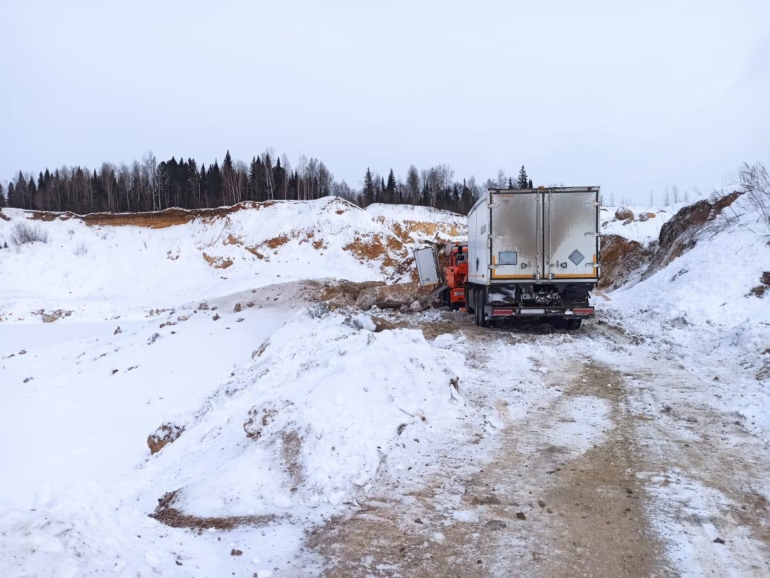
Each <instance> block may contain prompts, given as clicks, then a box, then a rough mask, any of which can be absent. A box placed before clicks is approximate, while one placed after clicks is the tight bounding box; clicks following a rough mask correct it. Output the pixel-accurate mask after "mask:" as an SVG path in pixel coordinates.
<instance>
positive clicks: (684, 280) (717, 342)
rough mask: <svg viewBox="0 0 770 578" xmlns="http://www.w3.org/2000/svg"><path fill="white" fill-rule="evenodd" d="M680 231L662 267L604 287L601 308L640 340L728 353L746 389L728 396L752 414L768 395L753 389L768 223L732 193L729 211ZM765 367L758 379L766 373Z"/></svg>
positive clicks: (766, 318)
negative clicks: (605, 293) (607, 296)
mask: <svg viewBox="0 0 770 578" xmlns="http://www.w3.org/2000/svg"><path fill="white" fill-rule="evenodd" d="M686 210H687V209H683V211H686ZM706 212H708V209H707V210H706ZM682 214H684V212H683V213H682ZM712 214H715V211H713V209H712ZM679 218H680V217H679V216H677V219H679ZM673 222H674V221H672V223H673ZM675 234H677V233H676V232H670V235H669V236H671V235H675ZM680 234H681V235H682V236H684V237H685V238H686V241H687V242H686V243H684V244H678V243H675V244H674V251H673V254H668V253H667V254H666V255H665V256H666V257H667V258H666V259H665V260H663V261H662V263H663V266H662V267H660V268H658V267H653V268H651V269H649V270H648V271H647V272H646V273H645V275H644V277H643V280H641V281H639V282H637V283H635V284H629V285H626V286H624V287H622V288H620V289H618V290H616V291H614V292H612V294H611V300H610V301H607V302H605V303H603V304H602V305H603V308H605V309H606V311H607V314H608V315H610V316H612V317H614V318H616V319H618V318H619V319H621V320H622V321H623V322H624V324H625V325H627V326H629V327H633V328H634V330H635V331H638V332H639V333H640V334H641V335H644V336H645V337H647V338H648V339H650V340H653V341H663V342H672V343H675V344H676V345H677V346H678V347H680V346H681V347H685V348H687V349H689V350H690V351H691V352H692V355H693V356H694V357H698V356H703V362H704V363H708V355H709V352H710V351H712V350H714V349H717V348H718V349H720V350H721V351H725V350H731V351H733V354H734V357H733V358H734V360H735V362H736V364H737V365H739V366H740V367H741V370H740V371H739V372H736V376H737V375H742V376H744V378H743V379H744V380H745V387H746V389H743V390H741V389H739V390H735V391H732V392H731V393H730V394H729V395H730V396H731V397H734V398H735V403H736V406H739V407H740V408H741V410H746V408H751V413H752V414H753V413H755V411H756V410H757V409H758V408H760V407H763V408H766V407H767V402H768V401H770V399H768V396H767V393H761V391H760V390H761V388H760V389H757V381H761V379H760V377H761V375H762V373H761V372H762V368H763V367H767V369H768V370H770V305H769V304H768V298H769V297H770V292H768V293H765V289H763V287H767V281H768V279H769V278H770V274H767V273H766V272H767V271H770V229H769V228H768V224H767V223H763V222H762V219H761V217H760V216H759V215H758V214H757V212H756V210H755V209H754V208H753V207H752V206H751V205H750V203H749V201H748V199H746V198H745V197H738V198H737V200H735V201H734V202H733V203H732V205H731V206H730V209H729V214H728V211H727V210H725V211H723V212H721V213H719V214H718V215H716V217H715V218H714V219H713V220H707V221H705V222H703V223H699V224H696V225H694V226H691V227H690V228H688V229H683V230H682V232H681V233H680ZM677 241H678V240H677ZM691 243H694V246H693V247H691V248H690V245H691ZM667 249H668V248H667V247H663V248H662V249H660V248H659V251H661V250H662V251H667ZM680 252H681V254H679V253H680ZM658 257H660V255H658ZM672 257H673V258H672ZM669 259H671V260H670V261H669ZM658 261H660V259H658ZM656 264H657V263H655V262H654V263H653V265H656ZM763 279H764V282H763ZM768 289H770V287H768ZM766 373H767V375H765V377H764V380H765V382H766V381H767V379H768V378H770V371H767V372H766ZM755 376H756V377H755ZM757 396H760V397H761V398H762V399H758V397H757ZM739 398H742V399H739ZM762 411H766V409H762ZM765 421H767V420H765ZM767 433H768V434H770V432H767Z"/></svg>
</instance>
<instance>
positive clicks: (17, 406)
mask: <svg viewBox="0 0 770 578" xmlns="http://www.w3.org/2000/svg"><path fill="white" fill-rule="evenodd" d="M402 212H403V211H401V210H400V209H399V208H396V209H395V210H394V212H393V214H392V215H390V216H387V218H386V216H385V215H384V213H386V211H383V210H381V211H380V212H379V213H377V214H374V215H373V214H372V213H370V212H367V211H363V210H361V209H358V208H356V207H353V206H351V205H349V204H348V203H345V202H343V201H339V200H336V199H321V200H319V201H313V202H308V203H276V204H274V205H272V206H266V207H262V208H261V209H258V210H257V209H252V210H242V211H237V212H234V213H230V214H229V215H227V216H226V217H216V218H214V219H213V220H209V221H206V220H205V219H196V220H193V221H192V222H189V223H186V224H181V225H173V226H170V227H166V228H160V229H150V228H143V227H138V226H131V225H126V226H88V225H86V224H84V223H83V222H82V221H80V220H78V219H74V218H73V219H69V220H66V221H64V220H58V219H54V220H52V221H35V222H33V223H32V224H33V225H39V226H40V227H41V229H43V230H45V231H46V232H47V233H48V235H49V238H50V242H49V243H48V244H39V243H37V244H32V245H25V246H22V247H20V248H18V249H9V250H3V251H1V252H0V267H2V270H3V272H4V276H3V287H2V293H1V294H0V321H2V322H0V357H2V362H1V363H2V364H1V365H0V376H1V378H0V383H2V388H1V389H0V395H2V403H0V436H2V439H4V440H7V441H10V440H15V441H14V442H13V443H3V444H2V445H0V463H3V464H4V468H6V467H7V468H8V470H9V471H13V472H14V475H12V476H3V477H2V482H0V496H2V498H0V552H2V556H0V575H2V576H23V575H35V576H81V575H84V574H88V573H97V574H101V573H106V572H109V573H110V574H113V573H114V574H115V575H118V576H129V575H131V576H136V575H139V576H144V575H153V574H156V573H161V574H163V575H171V576H173V575H187V573H188V572H189V571H190V570H192V571H193V572H194V573H196V574H198V573H200V574H204V575H205V574H208V575H217V574H220V573H221V571H222V568H233V570H237V571H239V570H243V571H244V572H245V571H247V570H246V568H250V569H249V570H248V572H249V574H248V575H251V574H252V573H253V572H255V571H256V572H257V574H258V575H260V576H269V575H271V573H273V568H278V567H284V566H285V565H288V564H291V563H296V555H297V551H298V549H299V548H300V545H301V543H302V541H303V536H304V534H303V532H304V528H305V527H306V526H307V525H308V524H310V525H312V524H318V523H322V522H323V520H325V519H328V517H329V516H330V515H333V514H334V513H335V512H336V511H338V510H339V509H340V508H344V507H346V506H345V504H347V503H349V502H350V501H351V500H355V499H356V497H357V496H358V495H360V494H361V493H362V492H366V488H368V487H369V486H370V484H371V481H372V480H373V479H374V478H375V476H376V474H377V470H378V468H379V467H380V465H381V463H382V462H383V460H385V459H387V456H388V455H389V454H390V453H391V452H395V453H397V454H398V457H397V460H398V462H399V463H410V462H415V461H416V460H417V459H420V458H419V457H418V456H419V452H420V451H421V449H422V448H421V447H420V446H417V444H414V445H410V446H407V447H406V448H402V447H400V446H399V445H398V443H397V438H398V435H399V434H398V431H397V430H398V428H399V426H401V425H402V424H407V425H408V427H409V429H410V433H411V434H413V436H414V437H416V436H420V437H421V438H423V439H424V440H425V442H424V443H428V442H429V440H430V439H431V438H433V439H436V440H440V439H441V437H442V433H443V432H446V431H447V430H448V429H449V428H452V427H454V424H455V423H456V420H457V419H458V416H459V415H460V413H459V412H462V411H466V410H465V409H464V408H463V405H462V402H461V401H459V399H460V398H459V396H458V395H456V392H454V393H453V392H452V391H451V388H450V386H449V379H451V378H452V377H454V376H455V373H454V372H453V371H452V370H451V364H450V363H449V360H450V359H452V358H453V356H454V353H453V352H450V351H447V350H446V349H444V348H442V347H438V346H434V345H432V344H431V343H428V342H427V341H426V340H425V338H424V337H423V336H422V333H421V332H419V331H415V330H406V329H403V330H396V331H385V332H381V333H374V331H375V330H376V325H375V323H374V322H373V321H372V320H371V317H370V316H369V315H366V314H357V315H355V316H354V317H349V316H347V315H345V314H342V313H328V312H327V311H326V310H325V309H324V308H323V307H316V306H314V307H311V308H309V309H308V308H303V307H305V306H306V305H307V302H306V300H305V299H304V298H303V293H302V289H301V288H300V286H298V285H296V284H292V283H291V281H292V280H295V279H323V278H328V277H330V276H332V273H333V276H334V277H337V278H347V279H351V280H363V279H384V278H387V276H388V275H389V273H390V271H391V270H392V265H389V266H387V267H385V266H383V260H382V259H378V258H374V259H363V260H362V259H361V258H360V257H359V256H357V255H355V254H354V253H353V252H351V251H348V250H345V249H343V247H345V246H347V245H348V244H349V243H351V242H354V241H356V240H357V239H364V240H365V241H366V240H371V239H372V238H375V237H377V236H379V238H380V239H383V240H387V239H388V238H392V237H394V226H395V225H396V224H400V225H399V226H401V227H402V230H404V231H407V232H408V234H409V239H408V243H407V245H406V246H405V247H404V249H403V251H402V253H400V254H405V255H408V251H409V247H410V246H413V245H415V244H416V243H418V242H420V240H421V239H423V238H431V236H432V235H434V234H435V233H438V234H439V235H448V234H458V231H461V230H462V223H461V221H462V219H461V218H460V223H459V224H458V221H457V219H458V217H457V216H453V215H451V214H441V215H439V214H438V213H436V214H432V213H431V211H418V212H417V213H418V214H416V215H415V213H414V212H411V213H409V222H405V221H404V218H402V215H401V213H402ZM4 214H5V215H6V216H9V217H10V219H11V220H10V222H8V221H5V220H0V242H2V240H4V239H8V238H9V235H10V227H11V226H12V225H13V224H14V223H15V222H18V221H20V220H22V219H26V218H27V217H28V214H27V213H24V212H23V211H18V210H6V211H4ZM415 216H416V217H417V219H418V221H416V222H417V223H418V225H419V224H420V223H425V221H420V220H419V219H431V218H433V217H436V218H437V220H436V225H438V226H437V227H436V226H433V227H432V226H430V225H431V221H427V224H428V226H422V225H421V226H418V227H417V229H415V230H414V231H412V230H411V229H410V228H409V227H411V226H412V225H413V223H412V221H413V220H414V219H415ZM444 224H446V227H445V228H443V229H442V227H443V226H444ZM281 235H286V238H287V239H288V240H287V241H286V242H283V243H282V244H281V243H279V244H278V245H277V246H276V248H275V249H274V250H270V251H267V250H265V251H264V253H262V251H263V249H264V246H267V245H266V243H267V241H268V240H270V239H275V238H276V237H281ZM399 238H403V237H401V236H399ZM235 240H237V243H236V242H235ZM314 240H315V241H319V246H318V247H317V248H316V247H313V245H312V241H314ZM225 241H227V242H225ZM238 243H240V244H238ZM410 243H411V244H412V245H410ZM78 246H85V247H87V252H85V251H82V250H79V251H73V247H78ZM244 247H258V249H257V250H258V252H260V253H261V254H262V255H263V258H259V257H257V256H255V255H253V254H252V253H250V252H248V251H246V250H244ZM203 252H206V254H207V255H209V256H211V257H214V258H221V259H231V260H232V261H233V264H232V265H231V266H230V267H228V268H227V269H217V268H214V267H211V266H210V265H209V264H208V263H207V261H206V260H205V258H204V257H203V255H202V254H203ZM76 253H77V254H76ZM6 272H7V273H8V275H5V273H6ZM274 282H282V283H283V284H280V285H274ZM265 295H267V300H265ZM252 302H253V306H248V305H252ZM203 303H205V304H206V306H205V307H203V306H202V305H203ZM236 304H240V305H241V307H240V311H239V312H238V313H235V312H234V308H235V306H236ZM247 304H248V305H247ZM199 305H201V306H199ZM41 309H44V310H45V311H46V312H53V311H55V310H57V309H61V310H63V311H67V312H69V311H71V312H72V313H71V314H70V315H68V316H62V317H61V318H60V319H58V320H56V321H55V322H53V323H41V317H42V315H41V314H40V313H35V312H39V311H40V310H41ZM118 326H119V327H120V329H121V331H120V332H117V331H116V329H117V327H118ZM161 326H162V327H161ZM250 411H252V414H250V413H249V412H250ZM250 418H255V420H254V421H253V422H252V423H255V424H257V425H256V427H255V429H253V430H250V431H251V433H252V436H251V437H248V436H247V431H246V427H247V426H245V425H244V424H245V423H246V422H248V420H249V419H250ZM263 418H264V423H265V424H266V425H264V426H261V425H260V424H262V423H263ZM164 423H169V424H173V425H174V426H177V427H179V428H184V431H183V433H182V435H181V437H179V439H177V440H176V441H174V442H173V443H171V444H168V445H166V446H165V447H164V448H163V449H162V450H161V451H160V452H159V453H158V454H156V455H154V456H150V452H149V451H148V447H147V444H146V439H147V436H148V435H149V434H151V433H153V432H155V430H156V429H157V428H158V427H159V426H161V425H162V424H164ZM257 429H258V430H259V432H258V433H257V431H256V430H257ZM415 446H416V447H415ZM392 467H394V468H395V465H394V466H392ZM167 492H176V499H175V500H174V502H173V504H172V506H173V507H174V508H177V509H178V510H180V511H181V512H183V513H184V514H186V515H193V516H200V517H201V518H203V519H205V518H214V517H225V518H227V517H231V516H264V517H265V518H264V519H265V520H266V522H265V523H264V524H262V525H260V526H259V528H258V530H257V532H258V534H259V536H260V540H259V541H258V546H256V547H255V546H254V539H253V535H254V530H253V529H250V528H249V527H248V526H244V527H240V528H236V529H234V530H230V531H227V532H223V531H221V530H216V529H215V528H211V530H210V531H207V532H204V533H203V534H200V535H198V534H196V533H194V532H192V533H191V532H189V531H184V530H178V529H174V528H169V527H166V526H164V525H162V524H160V523H158V522H157V521H155V520H153V519H152V518H149V517H148V514H151V513H152V512H153V511H154V510H155V508H156V506H157V505H158V500H159V498H161V497H162V496H163V495H164V494H166V493H167ZM224 534H226V535H227V539H226V540H220V536H221V535H224ZM231 542H232V543H236V544H238V546H237V547H238V549H241V550H242V551H243V552H244V556H240V557H234V556H230V550H231V548H230V547H229V546H226V544H230V543H231ZM180 564H181V565H180ZM311 566H312V564H311ZM308 571H309V572H312V569H311V570H308Z"/></svg>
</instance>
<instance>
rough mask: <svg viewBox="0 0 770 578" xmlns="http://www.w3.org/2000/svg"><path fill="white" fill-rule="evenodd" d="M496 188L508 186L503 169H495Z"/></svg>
mask: <svg viewBox="0 0 770 578" xmlns="http://www.w3.org/2000/svg"><path fill="white" fill-rule="evenodd" d="M496 185H497V188H498V189H504V188H505V187H507V186H508V178H507V177H506V176H505V171H504V170H503V169H500V170H499V171H497V183H496Z"/></svg>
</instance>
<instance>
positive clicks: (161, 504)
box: [150, 490, 275, 530]
mask: <svg viewBox="0 0 770 578" xmlns="http://www.w3.org/2000/svg"><path fill="white" fill-rule="evenodd" d="M178 493H179V490H175V491H173V492H168V493H166V494H164V495H163V497H162V498H160V499H159V500H158V507H157V508H155V511H154V512H153V513H152V514H150V518H154V519H155V520H157V521H158V522H160V523H161V524H163V525H165V526H169V527H171V528H190V529H201V530H204V529H208V528H216V529H217V530H234V529H235V528H238V527H240V526H265V525H267V524H269V523H270V522H272V521H273V520H275V516H228V517H200V516H191V515H190V514H185V513H184V512H182V511H180V510H178V509H176V508H173V507H172V506H171V505H172V504H173V503H174V500H175V499H176V497H177V494H178Z"/></svg>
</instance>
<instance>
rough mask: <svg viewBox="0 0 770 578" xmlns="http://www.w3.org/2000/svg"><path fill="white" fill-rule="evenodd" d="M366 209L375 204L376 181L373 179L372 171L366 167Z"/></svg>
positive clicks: (364, 194) (364, 193) (364, 191)
mask: <svg viewBox="0 0 770 578" xmlns="http://www.w3.org/2000/svg"><path fill="white" fill-rule="evenodd" d="M363 196H364V207H367V206H369V205H371V204H372V203H373V202H374V179H373V178H372V171H371V170H370V169H369V167H366V175H364V190H363Z"/></svg>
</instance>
